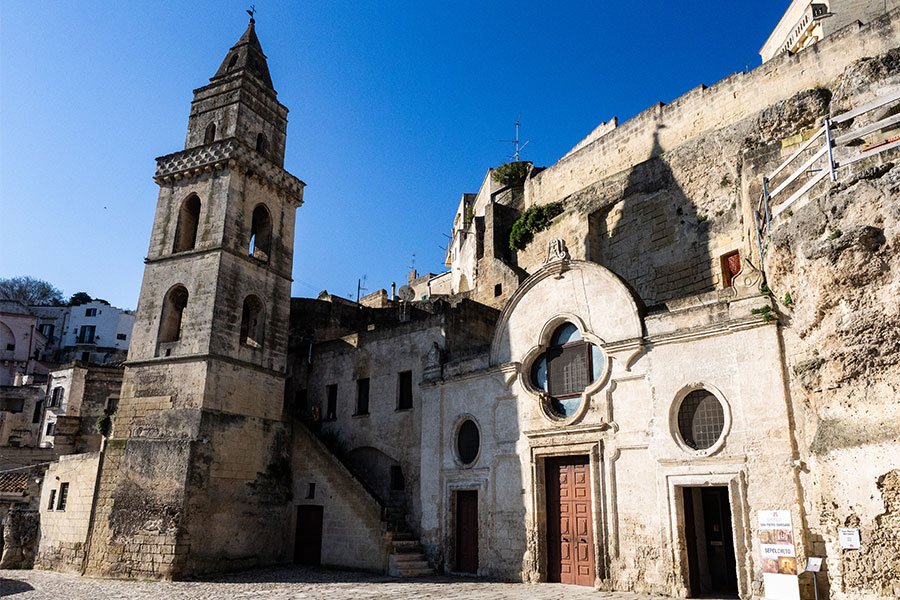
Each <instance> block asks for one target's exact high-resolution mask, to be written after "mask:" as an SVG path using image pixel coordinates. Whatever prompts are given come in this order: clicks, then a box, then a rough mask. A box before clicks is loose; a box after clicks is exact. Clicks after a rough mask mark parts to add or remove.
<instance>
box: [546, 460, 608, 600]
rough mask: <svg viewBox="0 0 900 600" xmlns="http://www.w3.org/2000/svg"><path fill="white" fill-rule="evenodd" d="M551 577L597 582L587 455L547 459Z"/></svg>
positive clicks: (549, 572)
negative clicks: (595, 579) (595, 580)
mask: <svg viewBox="0 0 900 600" xmlns="http://www.w3.org/2000/svg"><path fill="white" fill-rule="evenodd" d="M545 477H546V480H545V483H546V489H547V580H548V581H551V582H557V583H572V584H575V585H589V586H592V585H594V577H595V571H596V569H595V566H594V564H595V563H594V523H593V517H592V511H591V477H590V461H589V460H588V457H587V456H566V457H562V458H551V459H547V462H546V471H545Z"/></svg>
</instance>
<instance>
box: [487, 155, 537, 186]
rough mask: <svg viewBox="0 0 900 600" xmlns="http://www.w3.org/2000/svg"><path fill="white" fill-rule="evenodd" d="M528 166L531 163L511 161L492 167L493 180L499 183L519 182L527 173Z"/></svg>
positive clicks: (510, 183)
mask: <svg viewBox="0 0 900 600" xmlns="http://www.w3.org/2000/svg"><path fill="white" fill-rule="evenodd" d="M530 166H531V163H530V162H528V161H520V162H511V163H506V164H505V165H500V166H499V167H497V168H496V169H494V173H493V178H494V181H495V182H496V183H499V184H501V185H513V184H516V183H521V182H522V181H523V180H524V179H525V177H526V176H527V175H528V167H530Z"/></svg>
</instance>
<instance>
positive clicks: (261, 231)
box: [250, 204, 272, 262]
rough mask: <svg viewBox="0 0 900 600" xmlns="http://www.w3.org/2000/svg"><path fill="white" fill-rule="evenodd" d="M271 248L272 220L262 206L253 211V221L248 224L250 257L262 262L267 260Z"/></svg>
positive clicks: (267, 210)
mask: <svg viewBox="0 0 900 600" xmlns="http://www.w3.org/2000/svg"><path fill="white" fill-rule="evenodd" d="M271 246H272V218H271V217H270V216H269V209H267V208H266V207H265V205H264V204H259V205H257V207H256V208H254V209H253V220H252V221H251V223H250V256H252V257H253V258H255V259H257V260H261V261H263V262H268V260H269V250H270V249H271Z"/></svg>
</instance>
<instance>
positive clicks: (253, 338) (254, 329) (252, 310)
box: [241, 296, 266, 348]
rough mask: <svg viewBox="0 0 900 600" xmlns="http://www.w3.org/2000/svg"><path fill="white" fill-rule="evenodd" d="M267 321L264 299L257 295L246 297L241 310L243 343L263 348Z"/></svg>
mask: <svg viewBox="0 0 900 600" xmlns="http://www.w3.org/2000/svg"><path fill="white" fill-rule="evenodd" d="M265 322H266V319H265V309H264V308H263V303H262V301H261V300H260V299H259V298H258V297H256V296H247V297H246V298H244V309H243V311H242V312H241V344H244V345H245V346H251V347H253V348H262V345H263V333H264V328H265Z"/></svg>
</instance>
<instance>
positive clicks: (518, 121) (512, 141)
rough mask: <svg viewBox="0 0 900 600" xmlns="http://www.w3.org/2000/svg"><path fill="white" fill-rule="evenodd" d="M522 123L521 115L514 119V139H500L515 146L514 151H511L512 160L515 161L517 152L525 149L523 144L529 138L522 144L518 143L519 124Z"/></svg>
mask: <svg viewBox="0 0 900 600" xmlns="http://www.w3.org/2000/svg"><path fill="white" fill-rule="evenodd" d="M521 124H522V117H519V118H517V119H516V139H514V140H500V141H501V142H507V143H510V144H513V146H514V147H515V152H514V153H513V160H514V161H515V162H519V153H520V152H521V151H522V150H524V149H525V146H527V145H528V142H530V141H531V140H526V141H525V143H524V144H522V145H521V146H520V145H519V126H520V125H521Z"/></svg>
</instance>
